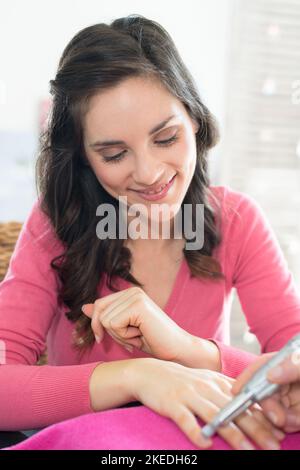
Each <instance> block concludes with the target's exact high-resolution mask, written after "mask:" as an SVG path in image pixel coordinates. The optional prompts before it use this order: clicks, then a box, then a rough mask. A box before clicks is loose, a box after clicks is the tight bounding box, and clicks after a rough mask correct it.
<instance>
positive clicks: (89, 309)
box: [81, 304, 94, 318]
mask: <svg viewBox="0 0 300 470" xmlns="http://www.w3.org/2000/svg"><path fill="white" fill-rule="evenodd" d="M93 308H94V304H84V305H83V306H82V307H81V310H82V311H83V313H84V314H85V315H86V316H87V317H89V318H92V316H93Z"/></svg>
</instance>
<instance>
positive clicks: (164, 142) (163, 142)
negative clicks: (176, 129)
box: [102, 134, 178, 163]
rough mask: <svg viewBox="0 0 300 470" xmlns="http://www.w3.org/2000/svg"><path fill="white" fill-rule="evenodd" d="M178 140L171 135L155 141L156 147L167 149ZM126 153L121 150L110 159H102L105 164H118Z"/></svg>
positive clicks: (175, 136)
mask: <svg viewBox="0 0 300 470" xmlns="http://www.w3.org/2000/svg"><path fill="white" fill-rule="evenodd" d="M177 140H178V136H177V134H176V135H173V137H171V138H170V139H167V140H160V141H157V144H158V145H162V146H165V147H168V146H169V145H172V144H173V143H174V142H176V141H177ZM125 152H126V150H123V152H121V153H118V155H113V156H112V157H102V158H103V160H104V162H105V163H119V162H120V161H121V160H123V158H124V157H123V155H124V153H125Z"/></svg>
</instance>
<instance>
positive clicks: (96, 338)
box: [95, 335, 100, 344]
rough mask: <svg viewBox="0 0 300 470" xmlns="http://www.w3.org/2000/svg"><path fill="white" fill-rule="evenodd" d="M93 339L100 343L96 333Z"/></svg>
mask: <svg viewBox="0 0 300 470" xmlns="http://www.w3.org/2000/svg"><path fill="white" fill-rule="evenodd" d="M95 340H96V341H97V343H98V344H99V343H100V337H99V336H98V335H95Z"/></svg>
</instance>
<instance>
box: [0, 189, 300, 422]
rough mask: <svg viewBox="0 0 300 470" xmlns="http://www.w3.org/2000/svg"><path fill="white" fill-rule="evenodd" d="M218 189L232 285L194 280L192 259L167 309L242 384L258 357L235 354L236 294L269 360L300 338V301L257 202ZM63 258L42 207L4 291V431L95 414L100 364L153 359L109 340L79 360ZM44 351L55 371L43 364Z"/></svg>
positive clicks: (219, 252) (225, 266)
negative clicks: (93, 391)
mask: <svg viewBox="0 0 300 470" xmlns="http://www.w3.org/2000/svg"><path fill="white" fill-rule="evenodd" d="M211 189H212V191H213V194H214V195H215V196H216V198H217V200H218V201H219V203H220V207H221V218H220V219H219V220H220V223H221V234H222V243H221V244H220V245H219V246H218V247H217V249H216V250H215V252H214V257H215V258H216V259H218V260H219V262H220V263H221V266H222V270H223V273H224V274H225V277H226V280H225V281H224V282H223V281H222V282H219V283H214V282H209V281H203V280H202V279H198V278H192V277H191V276H190V272H189V268H188V264H187V263H186V261H185V259H184V260H183V262H182V264H181V266H180V269H179V272H178V274H177V278H176V280H175V284H174V287H173V291H172V293H171V295H170V297H169V299H168V302H167V305H166V306H165V308H164V311H165V312H166V313H167V314H168V315H169V316H170V317H171V318H172V319H173V320H174V321H175V322H177V323H178V324H179V325H180V326H181V327H182V328H184V329H185V330H186V331H188V332H189V333H191V334H193V335H195V336H198V337H202V338H206V339H211V340H213V341H214V342H215V344H217V346H218V347H219V350H220V354H221V361H222V373H224V374H226V375H228V376H231V377H236V376H237V375H238V374H239V373H240V372H241V371H242V370H243V369H244V368H245V367H246V366H247V365H248V364H249V363H250V362H252V361H253V360H255V358H256V356H255V355H253V354H250V353H247V352H245V351H242V350H240V349H236V348H233V347H231V346H230V338H229V322H230V308H231V300H232V295H231V294H232V291H233V289H234V288H236V290H237V293H238V296H239V299H240V302H241V305H242V308H243V311H244V314H245V316H246V318H247V322H248V325H249V327H250V331H251V332H252V333H254V334H255V335H256V337H257V338H258V340H259V342H260V345H261V351H262V352H270V351H275V350H278V349H279V348H280V347H282V346H283V345H284V344H285V343H286V341H288V339H290V338H291V337H292V336H294V335H295V334H296V333H298V332H299V331H300V294H299V290H297V288H296V286H295V284H294V280H293V278H292V275H291V273H290V272H289V270H288V267H287V264H286V261H285V259H284V257H283V254H282V252H281V249H280V247H279V244H278V242H277V239H276V238H275V236H274V233H273V231H272V229H271V227H270V225H269V223H268V222H267V220H266V218H265V216H264V214H263V212H262V210H261V209H260V207H259V206H258V204H257V203H256V202H255V201H254V200H253V199H252V198H250V197H249V196H246V195H245V194H242V193H239V192H236V191H233V190H232V189H230V188H228V187H226V186H212V187H211ZM62 251H63V246H62V244H61V242H60V241H59V240H58V239H57V238H56V236H55V234H54V231H53V228H52V225H51V223H50V221H49V219H48V218H47V216H45V214H44V213H43V212H42V211H41V209H40V207H39V201H38V199H37V200H36V202H35V203H34V205H33V207H32V210H31V212H30V214H29V215H28V217H27V220H26V221H25V223H24V225H23V227H22V230H21V233H20V235H19V238H18V241H17V244H16V247H15V250H14V253H13V256H12V258H11V261H10V265H9V269H8V272H7V274H6V276H5V278H4V280H3V281H2V283H1V284H0V340H1V342H0V345H2V348H3V345H5V349H6V362H5V364H2V365H1V366H0V430H16V429H33V428H41V427H44V426H48V425H50V424H53V423H56V422H59V421H62V420H66V419H70V418H73V417H76V416H79V415H83V414H85V413H90V412H92V411H93V410H92V408H91V405H90V397H89V379H90V376H91V374H92V372H93V370H94V368H95V367H96V366H97V365H98V364H99V363H102V362H107V361H114V360H121V359H129V358H135V357H149V355H147V354H146V353H142V352H140V351H137V350H135V351H134V353H133V354H130V353H129V352H127V351H126V350H125V349H124V348H123V347H121V346H120V345H119V344H117V343H116V342H114V341H113V339H112V338H111V337H110V336H109V335H108V334H105V337H104V340H103V341H102V342H101V343H100V344H97V343H95V345H94V346H93V348H92V350H91V351H90V352H88V353H87V354H86V355H85V356H83V358H82V359H81V361H78V358H77V355H76V353H75V352H74V350H73V349H72V348H71V334H72V330H73V327H74V325H73V324H71V323H70V322H69V321H68V320H67V319H66V317H65V312H66V311H67V310H68V309H67V307H65V306H64V307H58V303H57V293H58V287H59V281H58V278H57V273H56V272H55V271H54V270H53V269H52V268H51V267H50V262H51V260H52V259H53V258H54V257H55V256H56V255H58V254H61V253H62ZM102 280H103V281H104V280H105V276H104V277H103V278H102ZM118 282H119V287H120V289H126V288H128V287H131V284H130V283H129V282H127V281H125V280H123V279H121V278H118ZM98 292H99V297H102V296H105V295H108V294H110V293H112V292H111V291H109V290H108V288H107V286H106V284H105V282H102V281H101V282H99V289H98ZM45 346H46V347H47V352H48V364H47V365H44V366H37V365H35V364H36V362H37V360H38V358H39V356H40V355H41V353H42V352H43V351H44V349H45ZM199 354H200V352H199ZM2 355H3V354H2ZM0 357H1V356H0Z"/></svg>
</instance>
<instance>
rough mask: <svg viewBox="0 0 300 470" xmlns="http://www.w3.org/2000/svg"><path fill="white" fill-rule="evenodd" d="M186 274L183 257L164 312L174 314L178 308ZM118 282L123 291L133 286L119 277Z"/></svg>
mask: <svg viewBox="0 0 300 470" xmlns="http://www.w3.org/2000/svg"><path fill="white" fill-rule="evenodd" d="M188 272H189V269H188V265H187V262H186V259H185V257H183V259H182V260H181V263H180V267H179V270H178V272H177V276H176V278H175V281H174V283H173V288H172V291H171V293H170V296H169V298H168V300H167V303H166V304H165V306H164V308H163V311H164V312H166V313H169V314H170V313H174V310H175V309H176V308H177V306H178V301H179V298H180V297H181V294H182V293H183V290H184V288H185V284H186V282H187V279H188V275H187V274H188ZM119 281H120V283H121V284H123V287H124V288H125V289H128V288H129V287H133V286H134V284H132V283H131V282H130V281H128V280H127V279H124V278H121V277H120V278H119Z"/></svg>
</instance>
